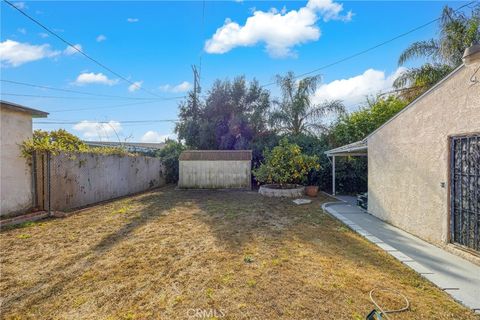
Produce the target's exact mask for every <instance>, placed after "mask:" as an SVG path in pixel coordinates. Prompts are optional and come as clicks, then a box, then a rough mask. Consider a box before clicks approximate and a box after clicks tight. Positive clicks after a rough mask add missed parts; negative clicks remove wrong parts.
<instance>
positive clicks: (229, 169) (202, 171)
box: [178, 150, 252, 189]
mask: <svg viewBox="0 0 480 320" xmlns="http://www.w3.org/2000/svg"><path fill="white" fill-rule="evenodd" d="M179 161H180V173H179V180H178V187H179V188H181V189H250V188H251V184H252V150H187V151H184V152H182V153H181V154H180V158H179Z"/></svg>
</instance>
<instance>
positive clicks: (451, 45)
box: [394, 5, 480, 100]
mask: <svg viewBox="0 0 480 320" xmlns="http://www.w3.org/2000/svg"><path fill="white" fill-rule="evenodd" d="M439 21H440V24H439V36H438V38H437V39H430V40H426V41H417V42H414V43H412V44H411V45H410V46H409V47H408V48H407V49H405V50H404V51H403V52H402V54H401V55H400V57H399V59H398V64H399V65H404V64H405V63H406V62H408V61H411V60H413V59H416V58H426V59H427V61H428V62H427V63H426V64H424V65H423V66H421V67H418V68H410V69H407V70H406V71H405V72H403V73H402V74H401V75H400V76H399V77H398V78H397V79H396V80H395V82H394V87H396V88H397V89H405V90H404V91H403V92H404V97H405V98H407V99H409V100H412V99H413V98H415V97H416V96H418V95H420V94H421V93H423V92H425V91H426V90H428V89H429V88H430V87H432V86H433V85H434V84H435V83H437V82H438V81H440V79H442V78H443V77H445V75H447V74H448V73H450V72H451V71H452V70H453V69H454V68H456V67H457V66H459V65H460V64H461V63H462V56H463V53H464V51H465V49H466V48H467V47H469V46H471V45H472V44H474V43H478V42H480V6H479V5H476V6H475V7H474V8H473V9H472V11H471V15H470V17H468V16H467V15H465V14H464V13H463V12H460V11H458V12H455V11H454V10H453V9H452V8H450V7H448V6H446V7H445V8H444V9H443V11H442V16H441V18H440V20H439Z"/></svg>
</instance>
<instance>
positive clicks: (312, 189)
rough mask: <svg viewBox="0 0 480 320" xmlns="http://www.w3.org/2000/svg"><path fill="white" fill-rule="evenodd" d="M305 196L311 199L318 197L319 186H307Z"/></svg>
mask: <svg viewBox="0 0 480 320" xmlns="http://www.w3.org/2000/svg"><path fill="white" fill-rule="evenodd" d="M305 194H306V195H307V196H309V197H316V196H317V194H318V186H306V187H305Z"/></svg>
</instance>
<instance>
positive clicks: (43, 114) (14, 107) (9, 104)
mask: <svg viewBox="0 0 480 320" xmlns="http://www.w3.org/2000/svg"><path fill="white" fill-rule="evenodd" d="M0 105H1V106H2V108H7V109H10V110H14V111H20V112H26V113H30V114H31V115H32V117H33V118H46V117H47V116H48V112H45V111H41V110H37V109H33V108H29V107H25V106H22V105H19V104H16V103H13V102H8V101H4V100H0Z"/></svg>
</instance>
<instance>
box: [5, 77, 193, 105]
mask: <svg viewBox="0 0 480 320" xmlns="http://www.w3.org/2000/svg"><path fill="white" fill-rule="evenodd" d="M0 81H1V82H5V83H10V84H15V85H22V86H27V87H32V88H40V89H47V90H54V91H62V92H69V93H76V94H83V95H88V96H94V97H96V96H98V97H106V98H118V99H126V100H154V99H157V100H159V98H139V97H126V96H116V95H110V94H103V93H92V92H86V91H78V90H72V89H63V88H55V87H50V86H44V85H40V84H33V83H27V82H20V81H13V80H7V79H0ZM175 98H184V96H182V97H175ZM163 99H170V98H163Z"/></svg>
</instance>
